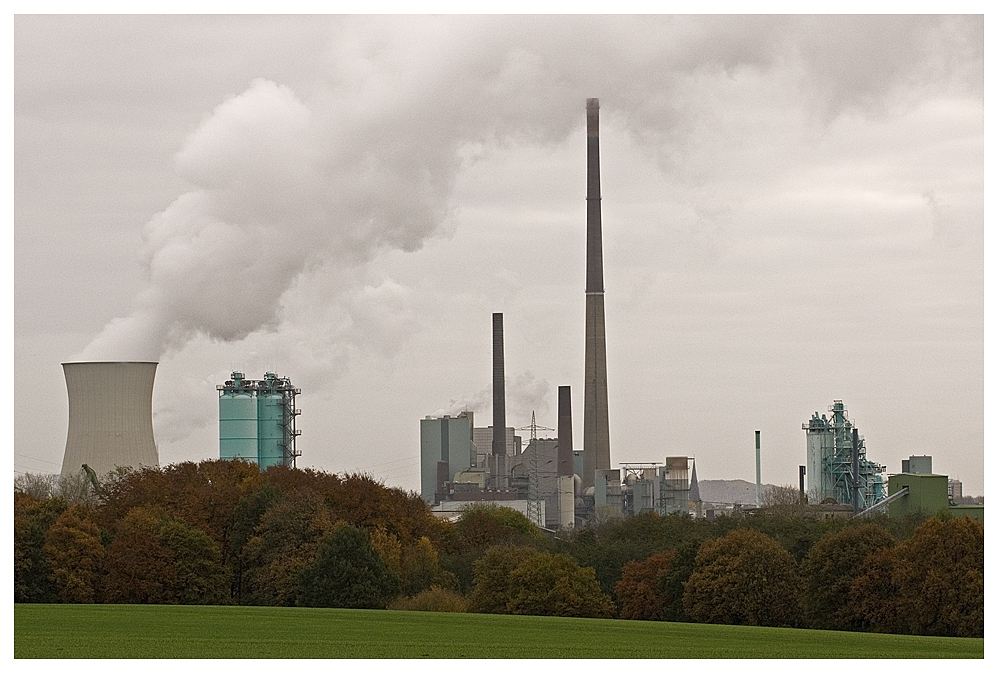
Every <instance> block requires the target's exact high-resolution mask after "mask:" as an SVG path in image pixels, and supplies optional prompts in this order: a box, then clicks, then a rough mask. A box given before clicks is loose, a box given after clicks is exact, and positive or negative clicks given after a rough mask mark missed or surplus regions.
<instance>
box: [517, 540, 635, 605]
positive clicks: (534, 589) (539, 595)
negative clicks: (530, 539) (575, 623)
mask: <svg viewBox="0 0 999 674" xmlns="http://www.w3.org/2000/svg"><path fill="white" fill-rule="evenodd" d="M510 584H511V587H512V588H513V589H514V593H513V597H512V598H511V599H510V602H509V604H508V605H507V609H508V610H509V612H510V613H514V614H519V615H548V616H572V617H577V618H613V617H614V613H615V608H614V602H613V601H612V600H611V598H610V597H608V596H607V595H606V594H604V593H603V592H601V590H600V585H599V583H597V579H596V575H595V573H594V571H593V569H592V568H589V567H586V568H583V567H581V566H579V564H578V563H577V562H576V560H574V559H573V558H572V557H570V556H569V555H561V554H558V555H555V554H551V553H548V552H540V553H537V554H535V555H531V556H529V557H528V558H527V559H525V560H524V561H522V562H521V563H520V564H519V565H518V566H517V568H516V569H514V570H513V572H512V573H511V574H510Z"/></svg>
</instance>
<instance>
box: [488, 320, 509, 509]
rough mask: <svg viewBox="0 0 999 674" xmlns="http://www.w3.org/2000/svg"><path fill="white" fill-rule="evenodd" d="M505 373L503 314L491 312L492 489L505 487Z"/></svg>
mask: <svg viewBox="0 0 999 674" xmlns="http://www.w3.org/2000/svg"><path fill="white" fill-rule="evenodd" d="M505 380H506V374H505V370H504V365H503V314H500V313H497V314H493V451H492V457H491V458H490V476H491V482H492V486H493V488H494V489H506V486H507V485H506V381H505Z"/></svg>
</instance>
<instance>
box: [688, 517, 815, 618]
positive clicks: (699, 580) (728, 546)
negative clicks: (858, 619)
mask: <svg viewBox="0 0 999 674" xmlns="http://www.w3.org/2000/svg"><path fill="white" fill-rule="evenodd" d="M683 607H684V610H685V611H686V612H687V615H689V616H690V617H691V618H692V619H693V620H695V621H698V622H710V623H722V624H732V625H764V626H775V627H776V626H794V625H795V624H796V623H797V621H798V576H797V573H796V571H795V564H794V558H792V557H791V555H790V553H788V552H787V551H786V550H784V549H783V548H782V547H781V546H780V544H779V543H777V541H775V540H773V539H772V538H770V537H769V536H767V535H765V534H762V533H760V532H758V531H753V530H751V529H736V530H734V531H731V532H729V533H728V534H726V535H725V536H722V537H721V538H716V539H713V540H709V541H705V542H704V543H703V544H702V545H701V547H700V550H699V551H698V553H697V558H696V560H695V569H694V572H693V573H692V574H691V576H690V580H688V581H687V586H686V590H685V592H684V596H683Z"/></svg>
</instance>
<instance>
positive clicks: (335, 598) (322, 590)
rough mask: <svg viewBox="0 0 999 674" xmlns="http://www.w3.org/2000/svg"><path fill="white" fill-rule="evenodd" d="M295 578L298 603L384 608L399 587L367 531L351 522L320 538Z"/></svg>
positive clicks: (303, 604) (304, 604)
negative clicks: (313, 558) (316, 549)
mask: <svg viewBox="0 0 999 674" xmlns="http://www.w3.org/2000/svg"><path fill="white" fill-rule="evenodd" d="M299 579H300V580H299V583H300V589H299V597H298V602H299V605H301V606H326V607H334V608H385V607H386V606H387V605H388V603H389V602H390V601H391V600H392V599H394V598H395V596H396V594H397V593H398V589H399V579H398V577H397V576H396V575H395V574H394V573H393V572H392V570H391V569H389V567H388V565H386V564H385V562H384V561H383V560H382V558H381V556H380V555H379V554H378V553H377V552H376V551H375V549H374V548H373V547H372V546H371V541H370V540H369V538H368V533H367V532H366V531H365V530H364V529H360V528H358V527H355V526H351V525H343V526H340V527H338V528H337V529H336V530H334V531H333V532H332V533H330V534H328V535H326V536H324V537H323V538H322V540H321V541H320V542H319V552H318V555H317V557H316V561H315V562H314V563H312V564H310V565H309V566H307V567H305V569H303V570H302V572H301V574H299Z"/></svg>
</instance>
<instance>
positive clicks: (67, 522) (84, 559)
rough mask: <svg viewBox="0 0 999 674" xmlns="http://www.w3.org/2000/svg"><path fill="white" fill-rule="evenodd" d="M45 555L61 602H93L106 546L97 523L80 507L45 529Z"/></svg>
mask: <svg viewBox="0 0 999 674" xmlns="http://www.w3.org/2000/svg"><path fill="white" fill-rule="evenodd" d="M42 555H43V556H44V559H45V562H46V564H47V566H48V569H49V574H48V580H49V583H50V587H51V590H52V592H54V593H55V595H56V597H58V599H59V601H61V602H63V603H67V604H92V603H93V602H94V601H95V598H96V596H97V588H98V581H99V580H100V578H101V575H102V573H103V570H104V546H103V545H101V533H100V531H99V530H98V529H97V526H96V525H95V524H94V523H93V522H91V521H90V520H89V519H87V517H86V513H85V511H84V509H83V508H81V507H80V506H74V507H72V508H69V509H68V510H66V511H65V512H64V513H63V514H62V515H60V516H59V518H58V519H56V521H55V522H53V523H52V526H51V527H49V529H48V531H46V532H45V544H44V545H43V546H42Z"/></svg>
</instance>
